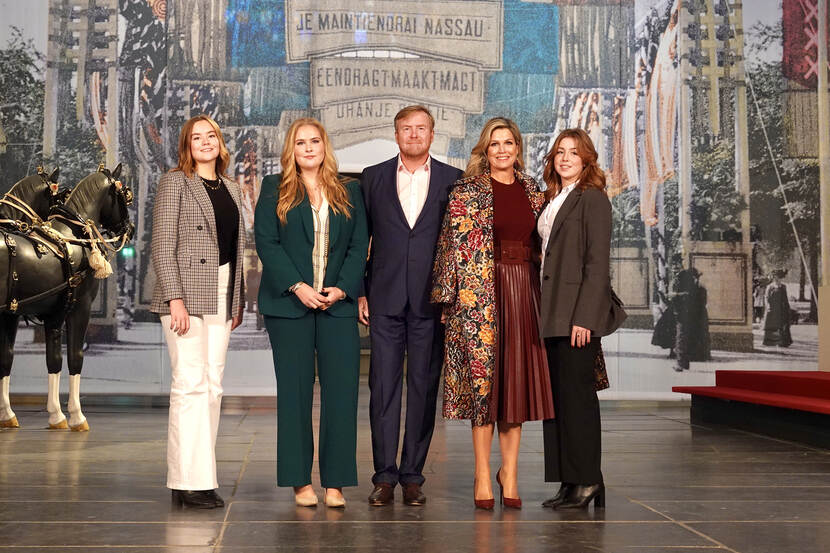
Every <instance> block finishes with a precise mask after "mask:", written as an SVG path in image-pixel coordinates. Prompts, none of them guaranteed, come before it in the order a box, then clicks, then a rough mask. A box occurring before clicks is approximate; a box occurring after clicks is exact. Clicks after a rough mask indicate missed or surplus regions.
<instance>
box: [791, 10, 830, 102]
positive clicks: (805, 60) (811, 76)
mask: <svg viewBox="0 0 830 553" xmlns="http://www.w3.org/2000/svg"><path fill="white" fill-rule="evenodd" d="M818 1H819V0H783V3H782V9H783V14H782V15H783V16H782V19H781V28H782V31H783V46H784V60H783V61H784V63H783V66H784V75H786V77H787V78H788V79H790V80H793V81H796V82H797V83H799V84H800V85H802V86H805V87H807V88H816V85H817V83H818ZM825 24H827V22H825ZM828 44H830V38H828Z"/></svg>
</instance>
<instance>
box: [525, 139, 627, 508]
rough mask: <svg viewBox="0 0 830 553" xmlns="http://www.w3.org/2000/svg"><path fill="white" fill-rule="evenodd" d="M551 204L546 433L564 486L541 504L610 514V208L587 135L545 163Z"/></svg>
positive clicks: (567, 142)
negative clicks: (605, 365) (603, 344)
mask: <svg viewBox="0 0 830 553" xmlns="http://www.w3.org/2000/svg"><path fill="white" fill-rule="evenodd" d="M544 179H545V182H546V183H547V185H548V188H547V191H546V192H545V195H546V196H547V199H548V203H547V206H546V207H545V209H544V210H542V213H541V215H540V216H539V219H538V221H537V229H538V231H539V236H540V238H541V240H542V275H541V282H542V300H541V325H540V326H541V333H542V337H544V339H545V349H546V350H547V354H548V368H549V370H550V380H551V387H552V390H553V403H554V405H556V418H555V419H549V420H546V421H545V422H544V423H543V425H542V428H543V432H544V444H545V480H546V481H548V482H561V483H562V485H561V487H560V490H559V493H558V494H557V495H556V496H555V497H553V498H551V499H549V500H547V501H545V502H544V503H543V505H544V506H546V507H553V508H556V509H568V508H585V507H587V506H588V504H589V503H590V502H591V501H592V500H593V501H595V505H596V506H597V507H604V506H605V486H604V484H603V480H602V472H601V471H600V455H601V452H602V446H601V443H600V414H599V400H598V399H597V394H596V391H595V387H594V385H595V380H594V367H595V365H596V363H597V358H598V356H599V355H601V354H602V351H601V349H600V337H601V336H605V335H607V334H610V333H611V332H612V331H613V328H610V327H609V313H610V312H611V301H612V300H611V281H610V278H609V270H610V268H609V265H610V250H611V202H609V200H608V196H607V195H606V193H605V174H604V173H603V172H602V169H600V168H599V166H598V165H597V152H596V150H595V149H594V145H593V143H592V142H591V138H590V137H589V136H588V134H587V133H586V132H585V131H583V130H582V129H567V130H565V131H562V133H561V134H560V135H559V136H558V137H557V138H556V140H555V141H554V144H553V148H551V151H550V152H549V153H548V154H547V156H546V157H545V170H544Z"/></svg>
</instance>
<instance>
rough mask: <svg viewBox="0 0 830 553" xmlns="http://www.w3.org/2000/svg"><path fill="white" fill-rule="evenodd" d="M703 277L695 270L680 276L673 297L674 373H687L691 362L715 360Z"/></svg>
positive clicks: (678, 274) (687, 271)
mask: <svg viewBox="0 0 830 553" xmlns="http://www.w3.org/2000/svg"><path fill="white" fill-rule="evenodd" d="M700 274H701V273H700V271H698V270H697V269H696V268H694V267H692V268H691V269H683V270H681V271H680V272H679V273H677V279H676V280H675V292H674V294H672V297H671V309H672V312H673V313H674V321H675V339H674V353H675V356H676V364H675V366H674V370H675V371H677V372H681V371H688V370H689V362H690V361H709V360H710V359H711V358H712V355H711V346H710V340H709V312H708V310H707V308H706V302H707V293H706V288H704V287H703V286H702V285H701V284H700Z"/></svg>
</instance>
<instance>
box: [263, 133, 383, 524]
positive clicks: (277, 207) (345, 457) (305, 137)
mask: <svg viewBox="0 0 830 553" xmlns="http://www.w3.org/2000/svg"><path fill="white" fill-rule="evenodd" d="M281 163H282V169H283V172H282V174H281V175H269V176H267V177H265V179H263V181H262V191H261V192H260V196H259V201H258V202H257V206H256V212H255V215H254V234H255V235H256V249H257V253H258V254H259V258H260V260H261V261H262V281H261V283H260V287H259V301H258V302H257V306H258V307H259V311H260V313H262V314H263V315H264V318H265V328H266V330H267V331H268V338H269V339H270V340H271V349H272V350H273V352H274V372H275V374H276V377H277V485H278V486H292V487H293V488H294V500H295V502H296V503H297V505H300V506H307V507H312V506H314V505H316V504H317V494H316V493H315V492H314V490H313V489H312V487H311V465H312V460H313V459H314V437H313V432H312V422H311V420H312V417H311V406H312V396H313V390H314V376H315V375H314V361H315V353H316V360H317V374H318V375H319V378H320V432H319V440H320V446H319V455H318V458H319V463H320V483H321V484H322V485H323V487H324V488H326V495H325V502H326V505H327V506H329V507H343V506H345V500H344V499H343V494H342V491H341V488H342V487H343V486H355V485H357V459H356V453H357V451H356V450H357V392H358V375H359V372H360V340H359V337H358V333H357V297H358V296H359V295H360V284H361V282H362V281H363V272H364V268H365V266H366V253H367V251H368V249H369V237H368V230H367V227H366V211H365V209H364V207H363V195H362V194H361V192H360V185H359V184H358V182H357V181H355V180H351V181H349V180H346V179H343V178H341V177H338V175H337V160H336V159H335V158H334V151H333V150H332V147H331V142H329V139H328V136H327V134H326V131H325V129H324V128H323V126H322V125H321V124H320V122H319V121H317V120H316V119H311V118H303V119H298V120H297V121H295V122H294V123H292V125H291V127H289V129H288V132H286V133H285V141H284V143H283V150H282V158H281Z"/></svg>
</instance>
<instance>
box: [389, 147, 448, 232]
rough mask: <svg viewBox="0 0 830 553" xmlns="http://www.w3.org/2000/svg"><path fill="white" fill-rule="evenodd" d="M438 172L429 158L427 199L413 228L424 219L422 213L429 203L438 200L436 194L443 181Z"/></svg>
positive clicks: (433, 161) (432, 160)
mask: <svg viewBox="0 0 830 553" xmlns="http://www.w3.org/2000/svg"><path fill="white" fill-rule="evenodd" d="M438 171H439V169H438V167H437V165H436V163H435V160H434V159H432V158H431V157H430V158H429V183H428V185H427V186H428V188H427V197H426V200H424V207H422V208H421V212H420V213H419V214H418V218H417V219H415V224H414V225H413V227H416V226H418V223H419V222H420V221H421V219H422V218H423V217H424V212H425V211H426V210H427V209H426V208H427V205H429V204H430V202H434V201H435V200H436V199H438V194H439V192H440V190H439V189H440V188H441V185H440V184H439V183H440V182H442V181H443V178H442V177H443V175H441V174H439V172H438ZM398 203H399V204H400V203H401V202H400V201H398Z"/></svg>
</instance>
